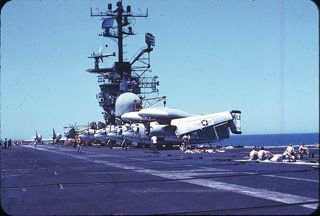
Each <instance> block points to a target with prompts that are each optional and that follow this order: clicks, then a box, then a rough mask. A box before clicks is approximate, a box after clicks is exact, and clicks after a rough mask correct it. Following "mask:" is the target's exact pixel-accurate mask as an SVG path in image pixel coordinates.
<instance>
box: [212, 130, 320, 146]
mask: <svg viewBox="0 0 320 216" xmlns="http://www.w3.org/2000/svg"><path fill="white" fill-rule="evenodd" d="M302 142H303V143H304V144H306V145H308V144H312V145H314V144H315V143H319V133H294V134H258V135H232V136H230V139H226V140H223V141H220V142H218V143H214V145H222V146H228V145H234V146H237V145H241V146H287V145H288V144H290V143H291V144H292V145H300V144H301V143H302Z"/></svg>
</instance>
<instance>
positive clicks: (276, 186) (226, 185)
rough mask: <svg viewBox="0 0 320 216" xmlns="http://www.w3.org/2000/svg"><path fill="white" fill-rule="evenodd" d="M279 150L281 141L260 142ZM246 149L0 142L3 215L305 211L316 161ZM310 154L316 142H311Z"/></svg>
mask: <svg viewBox="0 0 320 216" xmlns="http://www.w3.org/2000/svg"><path fill="white" fill-rule="evenodd" d="M268 150H271V152H272V153H280V152H281V151H283V148H278V149H270V148H269V149H268ZM249 151H250V149H247V148H237V149H225V152H217V153H202V154H185V153H183V152H181V151H180V150H161V151H159V152H158V153H153V152H152V151H151V150H148V149H132V148H129V149H128V150H127V151H123V150H121V149H109V148H106V147H101V148H96V147H84V148H83V152H82V153H77V149H76V148H72V147H65V146H62V145H38V146H37V148H36V149H35V148H34V146H31V145H30V146H14V147H13V148H12V149H11V150H3V149H2V150H1V206H2V208H3V210H4V211H5V212H6V213H7V214H10V215H90V214H91V215H92V214H93V215H108V214H116V215H127V214H134V215H146V214H147V215H149V214H237V215H239V214H259V215H260V214H272V215H274V214H298V215H301V214H311V213H313V212H314V211H316V209H317V206H318V204H319V166H318V164H317V165H302V164H293V163H263V162H260V163H257V162H253V161H247V162H246V161H239V160H243V159H245V156H248V154H249ZM311 151H312V152H314V153H315V156H316V160H318V157H319V149H318V148H313V149H311Z"/></svg>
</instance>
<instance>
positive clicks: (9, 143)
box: [8, 138, 12, 149]
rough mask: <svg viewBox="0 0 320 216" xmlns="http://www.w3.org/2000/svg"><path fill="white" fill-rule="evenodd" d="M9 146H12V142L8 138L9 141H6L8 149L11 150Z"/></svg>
mask: <svg viewBox="0 0 320 216" xmlns="http://www.w3.org/2000/svg"><path fill="white" fill-rule="evenodd" d="M11 145H12V140H11V138H10V139H9V141H8V149H11Z"/></svg>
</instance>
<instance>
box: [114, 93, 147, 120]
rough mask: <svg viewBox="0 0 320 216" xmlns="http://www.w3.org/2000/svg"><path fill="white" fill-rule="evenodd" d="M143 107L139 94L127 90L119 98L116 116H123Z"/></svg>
mask: <svg viewBox="0 0 320 216" xmlns="http://www.w3.org/2000/svg"><path fill="white" fill-rule="evenodd" d="M141 107H142V102H141V99H140V98H139V96H138V95H136V94H134V93H131V92H126V93H123V94H121V95H120V96H119V97H118V98H117V100H116V105H115V114H116V117H121V115H122V114H124V113H127V112H133V111H136V110H139V109H141Z"/></svg>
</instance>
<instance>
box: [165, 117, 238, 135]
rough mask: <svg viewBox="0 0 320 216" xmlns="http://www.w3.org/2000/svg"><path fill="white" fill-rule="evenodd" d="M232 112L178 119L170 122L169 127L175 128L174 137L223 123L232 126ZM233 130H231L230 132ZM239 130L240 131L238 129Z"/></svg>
mask: <svg viewBox="0 0 320 216" xmlns="http://www.w3.org/2000/svg"><path fill="white" fill-rule="evenodd" d="M233 114H234V113H232V112H228V111H226V112H220V113H213V114H206V115H197V116H191V117H186V118H179V119H173V120H171V125H173V126H176V127H177V129H176V135H177V136H180V135H183V134H187V133H191V132H194V131H197V130H201V129H204V128H207V127H211V126H218V125H221V124H224V123H228V122H231V123H232V124H231V125H230V127H231V126H233V121H232V120H233V116H234V115H233ZM232 129H233V128H231V130H232ZM240 130H241V129H240Z"/></svg>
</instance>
